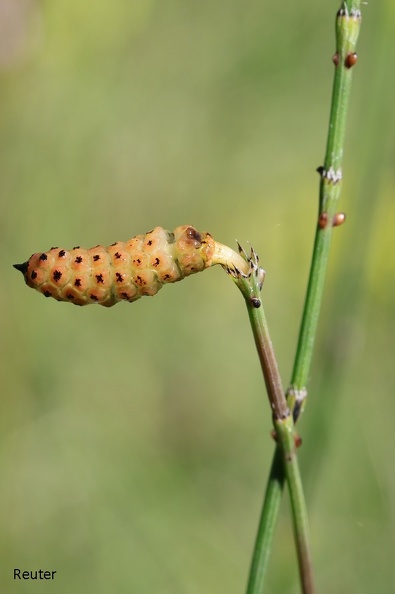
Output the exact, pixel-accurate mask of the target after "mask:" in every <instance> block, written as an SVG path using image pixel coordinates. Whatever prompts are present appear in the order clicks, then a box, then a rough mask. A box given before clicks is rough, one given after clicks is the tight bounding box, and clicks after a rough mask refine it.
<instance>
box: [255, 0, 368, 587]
mask: <svg viewBox="0 0 395 594" xmlns="http://www.w3.org/2000/svg"><path fill="white" fill-rule="evenodd" d="M360 5H361V0H345V1H344V2H342V4H341V8H340V10H339V11H338V13H337V15H336V53H335V55H334V57H333V62H334V64H335V76H334V82H333V93H332V105H331V111H330V121H329V131H328V140H327V146H326V155H325V159H324V165H323V167H321V168H319V170H318V171H319V173H320V191H319V210H318V221H317V228H316V236H315V241H314V248H313V256H312V263H311V268H310V276H309V282H308V287H307V292H306V300H305V305H304V311H303V316H302V323H301V328H300V333H299V339H298V345H297V351H296V356H295V363H294V368H293V373H292V378H291V385H290V388H289V389H288V392H287V396H288V405H289V407H290V409H291V410H292V412H293V417H294V420H295V421H297V419H298V418H299V415H300V414H301V412H302V411H303V409H304V406H305V401H306V396H307V390H306V385H307V381H308V377H309V374H310V369H311V361H312V357H313V349H314V343H315V337H316V333H317V325H318V318H319V313H320V309H321V302H322V295H323V289H324V282H325V277H326V271H327V264H328V259H329V250H330V246H331V240H332V232H333V228H334V227H336V226H338V225H340V224H341V223H342V222H343V221H344V215H342V214H337V205H338V201H339V197H340V191H341V183H342V163H343V145H344V135H345V124H346V115H347V109H348V105H349V97H350V89H351V78H352V67H353V66H354V65H355V63H356V60H357V56H356V53H355V49H356V43H357V39H358V34H359V30H360V24H361V13H360ZM277 431H278V434H280V432H281V431H279V428H277ZM279 460H280V444H279V445H278V446H277V448H276V452H275V455H274V459H273V463H272V466H271V470H270V476H269V480H268V484H267V489H266V493H265V499H264V503H263V510H262V515H261V520H260V525H259V528H258V533H257V538H256V543H255V551H254V556H253V562H252V566H251V571H250V578H249V585H248V590H247V594H262V592H263V586H264V579H263V576H264V573H265V569H266V567H267V562H268V557H269V553H270V548H271V542H272V537H273V535H274V532H275V526H276V523H277V518H278V514H279V509H280V500H281V494H282V489H283V485H284V476H286V477H287V481H288V484H290V481H289V473H290V470H289V467H288V465H284V466H283V465H280V464H279ZM294 478H295V477H294ZM291 482H292V480H291ZM293 484H294V485H295V484H297V479H295V480H294V481H293ZM290 491H291V488H290ZM295 501H297V496H294V497H292V505H293V512H294V517H295V515H297V514H298V513H300V509H299V507H298V504H296V509H295ZM302 507H303V506H302ZM300 550H301V547H300V544H299V546H298V556H299V554H300ZM307 579H308V578H307ZM302 582H303V578H302ZM307 586H308V584H307ZM303 587H306V583H304V582H303Z"/></svg>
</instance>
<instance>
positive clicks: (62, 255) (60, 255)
mask: <svg viewBox="0 0 395 594" xmlns="http://www.w3.org/2000/svg"><path fill="white" fill-rule="evenodd" d="M65 255H66V252H65V251H64V250H60V252H59V254H58V256H59V258H64V257H65Z"/></svg>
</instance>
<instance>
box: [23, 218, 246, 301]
mask: <svg viewBox="0 0 395 594" xmlns="http://www.w3.org/2000/svg"><path fill="white" fill-rule="evenodd" d="M215 264H220V265H221V266H222V267H223V268H224V269H225V270H228V271H229V270H237V271H238V272H239V273H240V274H243V275H244V276H247V275H249V274H250V273H251V272H250V263H249V262H248V261H247V260H246V258H244V257H243V256H242V255H240V254H238V253H236V252H235V251H234V250H232V249H231V248H229V247H227V246H225V245H223V244H221V243H218V242H216V241H215V240H214V239H213V238H212V236H211V235H210V234H209V233H206V232H203V233H199V232H198V231H197V230H196V229H195V228H194V227H192V226H191V225H183V226H181V227H177V228H176V229H175V230H174V231H173V232H170V231H166V230H165V229H163V228H162V227H155V229H153V230H152V231H148V233H145V234H144V235H137V236H136V237H133V238H132V239H130V240H129V241H127V242H116V243H113V244H112V245H111V246H109V247H103V246H101V245H98V246H96V247H93V248H90V249H88V250H85V249H82V248H80V247H75V248H73V249H71V250H66V249H62V248H59V247H56V248H55V247H54V248H51V249H50V250H49V251H47V252H38V253H35V254H33V255H32V256H31V257H30V258H29V260H28V261H27V262H24V263H23V264H14V268H16V269H17V270H19V271H20V272H21V273H22V274H23V276H24V279H25V282H26V284H27V285H28V286H29V287H31V288H33V289H36V290H37V291H39V292H40V293H42V294H43V295H44V296H45V297H53V298H54V299H56V300H57V301H68V302H70V303H74V304H75V305H88V304H93V303H96V304H100V305H104V306H105V307H111V306H112V305H115V304H116V303H118V302H119V301H130V302H132V301H136V300H137V299H139V298H140V297H142V296H144V295H155V294H156V293H157V292H158V291H159V290H160V289H161V288H162V287H163V285H165V284H167V283H175V282H177V281H180V280H182V279H183V278H185V277H187V276H189V275H190V274H194V273H196V272H200V271H202V270H204V269H206V268H209V267H211V266H214V265H215Z"/></svg>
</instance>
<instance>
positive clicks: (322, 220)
mask: <svg viewBox="0 0 395 594" xmlns="http://www.w3.org/2000/svg"><path fill="white" fill-rule="evenodd" d="M327 225H328V213H326V212H322V213H321V214H320V216H319V217H318V226H319V228H320V229H325V227H326V226H327Z"/></svg>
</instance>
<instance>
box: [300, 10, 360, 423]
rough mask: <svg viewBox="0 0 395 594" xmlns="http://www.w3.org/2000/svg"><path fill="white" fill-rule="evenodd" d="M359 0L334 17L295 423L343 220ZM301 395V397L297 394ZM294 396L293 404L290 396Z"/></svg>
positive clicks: (301, 340)
mask: <svg viewBox="0 0 395 594" xmlns="http://www.w3.org/2000/svg"><path fill="white" fill-rule="evenodd" d="M359 4H360V2H359V1H356V0H354V1H349V2H344V3H343V4H342V7H341V8H340V10H339V12H338V13H337V16H336V53H335V55H334V57H333V62H334V64H335V77H334V82H333V92H332V106H331V113H330V121H329V131H328V140H327V146H326V155H325V160H324V166H323V167H320V168H319V170H318V171H319V173H320V176H321V179H320V192H319V211H318V222H317V229H316V236H315V242H314V249H313V258H312V263H311V269H310V277H309V283H308V287H307V294H306V301H305V306H304V311H303V317H302V324H301V328H300V334H299V340H298V346H297V351H296V357H295V363H294V368H293V373H292V379H291V391H290V395H291V398H290V400H291V402H290V404H291V406H292V408H294V409H295V410H294V416H295V419H297V418H298V416H299V414H300V412H302V408H303V406H304V404H303V400H304V396H305V389H306V384H307V381H308V377H309V373H310V368H311V360H312V356H313V349H314V342H315V337H316V333H317V324H318V318H319V313H320V309H321V302H322V295H323V291H324V283H325V277H326V270H327V264H328V259H329V251H330V247H331V241H332V234H333V228H334V227H336V226H338V225H339V224H341V223H342V222H343V220H344V217H343V216H342V215H336V209H337V206H338V202H339V197H340V192H341V185H342V177H343V175H342V164H343V146H344V136H345V129H346V115H347V107H348V105H349V98H350V90H351V79H352V67H353V66H354V65H355V63H356V61H357V55H356V53H355V49H356V43H357V39H358V34H359V29H360V23H361V16H360V12H359ZM300 393H302V398H298V394H300ZM295 395H296V398H295V402H294V399H293V397H294V396H295Z"/></svg>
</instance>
